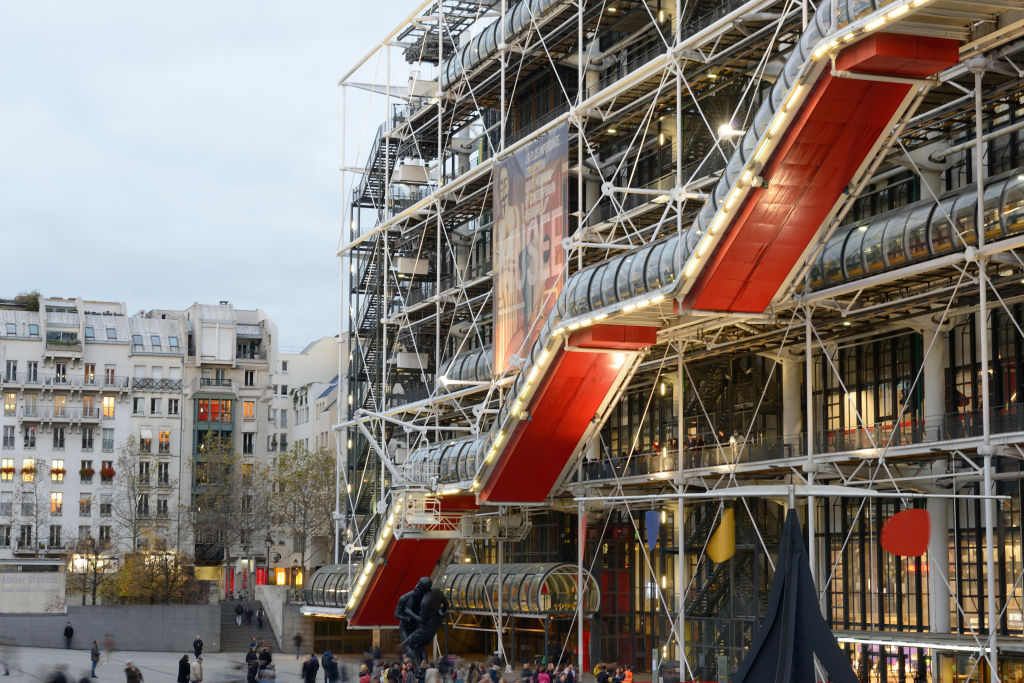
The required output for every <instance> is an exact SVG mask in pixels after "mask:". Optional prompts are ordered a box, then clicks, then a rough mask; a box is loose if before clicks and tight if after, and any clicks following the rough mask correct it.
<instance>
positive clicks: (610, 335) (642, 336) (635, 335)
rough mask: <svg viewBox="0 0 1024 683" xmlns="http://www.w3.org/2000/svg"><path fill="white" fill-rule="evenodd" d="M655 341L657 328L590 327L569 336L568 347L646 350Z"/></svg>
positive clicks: (635, 326) (634, 326)
mask: <svg viewBox="0 0 1024 683" xmlns="http://www.w3.org/2000/svg"><path fill="white" fill-rule="evenodd" d="M657 341H658V328H657V327H640V326H637V325H592V326H591V327H586V328H584V329H582V330H577V331H576V332H573V333H572V335H570V336H569V346H579V347H580V348H584V349H632V350H636V349H646V348H647V347H648V346H653V345H654V343H655V342H657Z"/></svg>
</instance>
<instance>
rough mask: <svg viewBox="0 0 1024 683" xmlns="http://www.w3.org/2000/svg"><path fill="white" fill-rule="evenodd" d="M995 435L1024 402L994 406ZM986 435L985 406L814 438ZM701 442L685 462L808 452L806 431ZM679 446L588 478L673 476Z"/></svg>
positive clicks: (877, 440) (836, 445) (841, 448)
mask: <svg viewBox="0 0 1024 683" xmlns="http://www.w3.org/2000/svg"><path fill="white" fill-rule="evenodd" d="M990 418H991V419H990V426H991V432H992V434H1008V433H1015V432H1024V406H1022V405H1011V406H1001V407H998V408H993V409H992V413H991V416H990ZM981 436H982V412H981V411H980V410H976V411H968V412H958V413H948V414H946V415H943V416H942V417H941V418H939V419H937V420H933V421H932V423H927V422H926V421H925V420H924V419H910V420H904V421H902V422H899V423H897V422H895V421H891V420H880V421H878V422H875V423H873V424H871V425H868V426H867V427H866V428H860V429H850V430H821V431H819V432H818V433H817V434H816V435H815V438H814V441H815V443H814V452H815V454H828V453H843V452H848V451H856V450H866V449H872V448H879V449H881V448H886V447H890V448H892V447H897V446H911V445H914V444H921V445H926V444H930V443H938V442H943V441H954V440H957V439H965V438H978V437H981ZM701 438H702V441H700V442H698V443H700V444H701V445H698V446H690V447H687V446H684V447H683V449H682V453H683V467H684V468H685V469H700V468H705V467H716V466H720V465H726V464H731V463H752V462H763V461H769V460H783V459H786V458H793V457H800V456H805V455H806V454H807V448H806V443H807V438H806V436H805V435H803V434H801V435H792V436H787V437H782V438H779V439H775V440H763V439H757V438H754V439H751V440H749V441H748V440H744V439H743V438H742V437H741V438H738V439H736V440H735V441H732V440H730V439H729V438H728V437H727V438H726V440H724V441H723V442H721V443H720V444H718V443H716V442H715V437H714V436H712V435H707V436H702V437H701ZM678 455H679V448H678V446H677V445H676V444H675V443H674V440H673V443H672V444H669V445H668V446H667V447H664V448H661V449H659V451H657V452H649V451H648V452H639V453H634V454H633V455H632V456H626V455H619V456H615V457H611V458H600V459H598V460H593V461H586V462H584V463H583V478H584V480H587V481H595V480H605V479H616V478H623V477H634V476H645V477H649V476H651V475H655V476H656V475H659V474H662V475H664V477H665V478H668V477H671V476H672V475H673V474H675V473H677V472H678V467H679V461H678V460H677V457H678Z"/></svg>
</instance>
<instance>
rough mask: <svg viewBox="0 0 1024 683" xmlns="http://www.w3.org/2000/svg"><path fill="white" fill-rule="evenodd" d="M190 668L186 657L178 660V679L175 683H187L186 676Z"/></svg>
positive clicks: (183, 656)
mask: <svg viewBox="0 0 1024 683" xmlns="http://www.w3.org/2000/svg"><path fill="white" fill-rule="evenodd" d="M190 669H191V667H190V666H189V663H188V655H182V656H181V659H179V660H178V678H177V683H188V674H189V671H190Z"/></svg>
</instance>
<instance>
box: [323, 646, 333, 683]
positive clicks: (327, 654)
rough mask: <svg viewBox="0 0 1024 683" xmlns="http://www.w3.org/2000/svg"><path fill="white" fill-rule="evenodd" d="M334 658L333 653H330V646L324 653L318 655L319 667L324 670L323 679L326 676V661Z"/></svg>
mask: <svg viewBox="0 0 1024 683" xmlns="http://www.w3.org/2000/svg"><path fill="white" fill-rule="evenodd" d="M331 659H334V655H332V654H331V650H330V648H327V649H325V650H324V653H323V654H322V655H320V668H321V669H323V670H324V679H325V680H326V677H327V662H328V661H329V660H331Z"/></svg>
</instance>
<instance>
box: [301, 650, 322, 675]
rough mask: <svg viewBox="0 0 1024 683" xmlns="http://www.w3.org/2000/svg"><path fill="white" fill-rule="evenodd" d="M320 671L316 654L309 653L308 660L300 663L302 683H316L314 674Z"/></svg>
mask: <svg viewBox="0 0 1024 683" xmlns="http://www.w3.org/2000/svg"><path fill="white" fill-rule="evenodd" d="M318 671H320V662H318V661H316V653H315V652H311V653H309V659H307V660H306V661H304V662H303V663H302V680H303V682H304V683H316V674H317V672H318Z"/></svg>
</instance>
